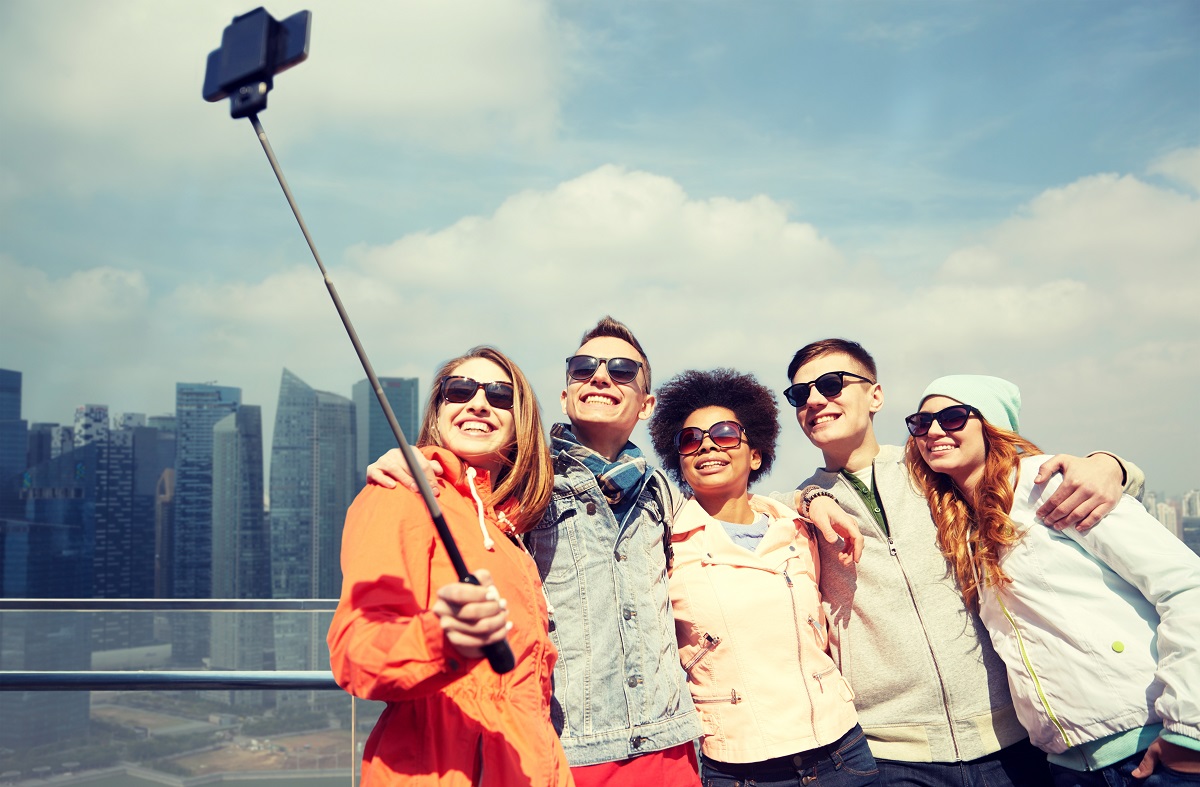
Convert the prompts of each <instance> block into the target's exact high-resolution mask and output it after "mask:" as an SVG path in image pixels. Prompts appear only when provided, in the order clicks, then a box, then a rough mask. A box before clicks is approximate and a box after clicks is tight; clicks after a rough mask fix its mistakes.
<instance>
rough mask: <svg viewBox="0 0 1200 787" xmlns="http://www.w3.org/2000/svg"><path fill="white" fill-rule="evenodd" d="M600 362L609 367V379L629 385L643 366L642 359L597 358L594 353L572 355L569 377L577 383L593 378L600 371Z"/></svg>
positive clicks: (569, 362)
mask: <svg viewBox="0 0 1200 787" xmlns="http://www.w3.org/2000/svg"><path fill="white" fill-rule="evenodd" d="M600 364H604V365H605V367H607V369H608V379H610V380H612V381H613V382H614V383H616V384H617V385H628V384H629V383H631V382H633V381H634V379H636V378H637V375H638V371H639V370H640V369H641V368H642V362H641V361H635V360H633V359H632V358H597V357H596V356H594V355H572V356H571V357H570V358H568V359H567V377H570V378H571V379H572V380H574V381H575V382H577V383H584V382H587V381H588V380H590V379H592V377H594V376H595V375H596V372H598V371H600Z"/></svg>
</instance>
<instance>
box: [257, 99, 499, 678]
mask: <svg viewBox="0 0 1200 787" xmlns="http://www.w3.org/2000/svg"><path fill="white" fill-rule="evenodd" d="M249 118H250V123H251V124H252V125H253V126H254V133H255V134H256V135H257V136H258V141H259V142H260V143H262V149H263V152H264V153H266V154H267V160H268V161H270V162H271V169H272V170H274V171H275V179H276V180H278V181H279V185H280V187H281V188H282V189H283V195H284V196H285V197H287V201H288V205H289V206H291V209H292V213H293V214H294V215H295V216H296V222H297V223H298V224H299V225H300V231H301V232H303V233H304V240H306V241H308V248H309V251H311V252H312V255H313V259H315V260H316V261H317V267H318V268H320V269H321V275H322V276H324V277H325V288H326V289H327V290H329V297H330V298H332V299H333V305H334V306H335V307H336V308H337V313H338V316H339V317H341V318H342V325H344V326H346V334H347V335H348V336H349V337H350V343H351V344H353V345H354V352H356V353H358V360H359V361H360V362H361V363H362V368H363V371H364V372H366V373H367V379H368V380H370V381H371V388H372V389H374V391H375V398H377V399H378V400H379V406H380V407H382V408H383V414H384V415H385V416H386V417H387V422H388V426H390V427H392V434H394V435H395V436H396V442H397V443H399V445H400V452H401V453H402V454H404V461H405V462H407V463H408V466H409V468H410V470H411V471H413V472H412V475H413V480H414V481H416V482H417V488H418V489H420V491H421V497H422V498H423V499H424V500H425V507H426V508H428V509H429V516H430V517H431V518H432V519H433V525H434V527H436V528H437V531H438V536H440V537H441V540H442V544H443V545H444V546H445V547H446V553H447V554H448V555H449V556H450V562H451V564H453V566H454V571H455V572H456V573H457V574H458V580H459V581H460V582H465V583H466V584H468V585H478V584H479V580H478V579H476V578H475V575H474V574H472V573H471V572H470V571H468V570H467V565H466V563H464V562H463V559H462V553H460V552H459V551H458V544H456V543H455V542H454V536H453V535H452V534H451V533H450V528H449V527H447V525H446V518H445V517H444V516H442V508H441V506H439V505H438V502H437V498H436V497H434V496H433V489H432V487H430V486H429V481H428V480H427V479H426V478H425V474H424V473H422V472H420V469H419V467H418V465H417V454H416V452H415V451H413V449H412V446H410V445H409V444H408V440H406V439H404V431H403V430H402V429H401V428H400V423H399V422H398V421H397V420H396V414H395V413H394V412H393V411H392V406H391V404H390V403H389V402H388V400H387V397H386V396H384V395H383V386H382V385H380V384H379V377H377V376H376V374H375V369H374V368H373V367H372V366H371V361H370V360H369V359H368V358H367V353H366V351H365V350H363V346H362V342H360V341H359V340H358V332H357V331H355V330H354V325H353V324H351V322H350V315H348V314H347V313H346V307H345V306H343V305H342V299H341V298H340V297H338V292H337V288H336V287H334V286H333V280H332V279H330V278H329V272H328V271H326V270H325V264H324V263H323V262H321V255H320V254H319V253H318V252H317V246H316V244H315V243H313V239H312V236H311V235H310V234H309V233H308V225H306V224H305V223H304V217H303V216H301V215H300V208H299V207H298V206H297V205H296V200H295V199H293V197H292V190H291V189H290V188H288V184H287V180H286V179H285V178H284V177H283V170H281V169H280V168H279V162H278V161H277V160H276V158H275V151H273V150H272V149H271V143H270V141H269V140H268V139H267V132H266V131H264V130H263V127H262V123H260V122H259V120H258V115H257V114H251V115H249ZM483 652H484V654H485V655H486V656H487V660H488V663H489V664H491V665H492V669H493V670H495V671H496V673H498V674H504V673H505V672H508V671H509V670H511V669H512V668H513V666H514V659H513V654H512V649H511V648H510V647H509V646H508V640H504V639H502V640H500V641H499V642H493V643H492V644H490V645H486V646H484V648H483Z"/></svg>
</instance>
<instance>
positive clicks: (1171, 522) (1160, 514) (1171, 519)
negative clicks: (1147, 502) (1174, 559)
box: [1154, 503, 1180, 536]
mask: <svg viewBox="0 0 1200 787" xmlns="http://www.w3.org/2000/svg"><path fill="white" fill-rule="evenodd" d="M1154 518H1155V519H1157V520H1158V521H1159V522H1161V523H1162V526H1163V527H1165V528H1166V529H1167V530H1169V531H1171V534H1172V535H1175V536H1178V535H1180V532H1179V515H1178V514H1177V513H1176V511H1175V506H1173V505H1171V504H1170V503H1158V504H1157V505H1155V506H1154Z"/></svg>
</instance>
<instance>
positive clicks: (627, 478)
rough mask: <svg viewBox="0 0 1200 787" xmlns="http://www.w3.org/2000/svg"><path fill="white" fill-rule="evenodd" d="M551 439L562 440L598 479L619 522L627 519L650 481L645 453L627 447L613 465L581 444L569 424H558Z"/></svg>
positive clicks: (635, 447)
mask: <svg viewBox="0 0 1200 787" xmlns="http://www.w3.org/2000/svg"><path fill="white" fill-rule="evenodd" d="M550 436H551V437H553V438H556V439H558V440H561V441H562V443H563V445H562V446H561V450H563V451H565V452H566V453H568V454H569V455H571V456H573V457H575V458H576V459H578V460H579V462H580V463H581V464H583V466H584V467H586V468H587V469H588V470H590V471H591V473H592V475H594V476H596V483H597V484H599V485H600V491H601V492H602V493H603V494H604V499H605V500H606V501H607V502H608V507H609V508H611V509H612V512H613V515H614V516H616V517H617V519H620V518H621V517H622V516H624V514H625V512H626V511H628V510H629V507H630V506H631V505H633V501H634V500H635V499H636V498H637V492H638V490H639V489H640V488H641V484H642V479H644V478H645V477H646V457H645V456H643V455H642V449H640V448H638V447H637V446H636V445H634V444H633V443H625V447H624V448H622V449H621V455H620V456H618V457H617V459H616V461H615V462H610V461H608V460H607V459H605V458H604V457H603V456H601V455H600V454H598V453H596V452H595V451H593V450H592V449H590V448H588V447H587V446H585V445H583V444H581V443H580V442H579V440H578V439H577V438H576V437H575V435H574V433H572V432H571V427H570V426H568V425H567V424H555V425H554V426H553V427H551V429H550Z"/></svg>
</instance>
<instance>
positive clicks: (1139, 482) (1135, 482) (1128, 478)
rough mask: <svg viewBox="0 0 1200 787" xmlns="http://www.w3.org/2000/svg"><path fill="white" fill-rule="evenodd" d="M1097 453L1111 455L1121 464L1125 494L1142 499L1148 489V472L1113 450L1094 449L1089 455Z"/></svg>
mask: <svg viewBox="0 0 1200 787" xmlns="http://www.w3.org/2000/svg"><path fill="white" fill-rule="evenodd" d="M1097 454H1104V455H1105V456H1111V457H1112V458H1113V460H1114V461H1116V463H1117V464H1119V465H1120V466H1121V472H1123V473H1124V474H1125V494H1127V495H1129V496H1130V497H1132V498H1134V499H1136V500H1141V499H1142V494H1143V493H1145V491H1146V474H1145V473H1143V472H1142V468H1140V467H1138V466H1137V465H1135V464H1134V463H1133V462H1130V461H1129V460H1128V459H1122V458H1121V457H1119V456H1117V455H1116V454H1114V453H1113V452H1111V451H1093V452H1091V453H1090V454H1088V456H1096V455H1097Z"/></svg>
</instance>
